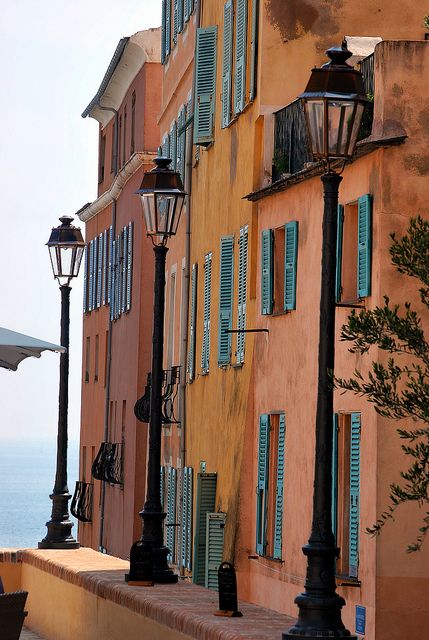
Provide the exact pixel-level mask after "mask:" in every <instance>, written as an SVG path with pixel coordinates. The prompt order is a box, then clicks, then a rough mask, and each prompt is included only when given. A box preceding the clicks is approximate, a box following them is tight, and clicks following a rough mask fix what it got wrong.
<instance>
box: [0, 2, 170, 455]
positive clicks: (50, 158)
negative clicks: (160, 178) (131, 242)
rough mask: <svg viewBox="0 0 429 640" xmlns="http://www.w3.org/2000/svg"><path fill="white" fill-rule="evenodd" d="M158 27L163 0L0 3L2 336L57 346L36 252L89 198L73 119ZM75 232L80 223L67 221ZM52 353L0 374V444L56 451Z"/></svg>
mask: <svg viewBox="0 0 429 640" xmlns="http://www.w3.org/2000/svg"><path fill="white" fill-rule="evenodd" d="M160 24H161V0H120V2H118V0H89V1H88V0H73V2H66V1H65V0H17V1H16V2H9V3H3V4H2V19H1V21H0V78H1V83H2V91H1V94H2V105H1V107H0V110H1V114H2V121H3V127H2V136H1V141H0V184H1V191H2V198H1V207H0V219H1V223H2V224H1V227H2V238H1V244H0V326H3V327H7V328H9V329H12V330H14V331H18V332H21V333H28V334H29V335H32V336H34V337H37V338H41V339H43V340H47V341H49V342H54V343H59V341H60V291H59V289H58V284H57V282H56V281H55V280H54V278H53V274H52V269H51V265H50V261H49V256H48V250H47V247H46V246H45V244H46V242H47V241H48V238H49V235H50V232H51V228H52V227H54V226H57V225H58V224H60V223H59V220H58V218H59V217H60V216H62V215H73V214H74V213H75V212H76V211H77V210H78V209H79V208H80V207H81V206H82V205H84V204H85V203H87V202H90V201H92V200H94V199H95V198H96V189H97V152H98V149H97V145H98V123H97V122H96V121H95V120H93V119H90V118H86V119H82V118H81V115H80V114H81V113H82V111H83V110H84V108H85V107H86V106H87V105H88V103H89V102H90V100H91V99H92V98H93V96H94V95H95V93H96V91H97V89H98V87H99V85H100V82H101V80H102V78H103V76H104V73H105V71H106V69H107V67H108V64H109V62H110V60H111V58H112V56H113V53H114V51H115V48H116V45H117V44H118V41H119V40H120V38H122V37H123V36H129V35H132V34H133V33H135V32H136V31H140V30H142V29H146V28H149V27H157V26H159V25H160ZM75 224H77V225H78V226H80V227H82V231H84V224H83V223H81V222H80V221H79V219H78V218H76V219H75ZM82 291H83V282H82V273H81V274H80V276H79V278H78V279H77V281H76V282H75V281H74V282H72V291H71V325H70V385H69V439H70V443H71V446H75V444H76V442H77V441H78V438H79V422H80V380H81V351H82ZM58 376H59V355H58V354H53V353H49V352H44V353H43V354H42V357H41V358H40V359H36V358H27V359H26V360H24V361H23V362H22V363H21V364H20V366H19V368H18V370H17V371H16V372H9V371H6V370H5V369H1V368H0V446H3V445H4V444H7V443H8V442H10V441H12V440H20V441H22V442H35V443H36V442H37V443H39V445H41V446H44V445H45V443H46V445H48V444H49V443H55V441H56V433H57V423H58V379H59V378H58Z"/></svg>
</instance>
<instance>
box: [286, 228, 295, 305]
mask: <svg viewBox="0 0 429 640" xmlns="http://www.w3.org/2000/svg"><path fill="white" fill-rule="evenodd" d="M297 258H298V222H296V220H294V221H293V222H288V223H287V224H286V225H285V283H284V310H285V311H292V310H293V309H296V268H297Z"/></svg>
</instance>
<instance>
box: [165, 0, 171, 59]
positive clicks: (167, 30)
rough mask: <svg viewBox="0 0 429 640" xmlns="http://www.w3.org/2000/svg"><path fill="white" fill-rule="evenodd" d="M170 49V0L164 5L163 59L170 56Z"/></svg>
mask: <svg viewBox="0 0 429 640" xmlns="http://www.w3.org/2000/svg"><path fill="white" fill-rule="evenodd" d="M170 49H171V0H167V1H166V4H165V57H167V56H168V55H170Z"/></svg>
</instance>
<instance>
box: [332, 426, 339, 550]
mask: <svg viewBox="0 0 429 640" xmlns="http://www.w3.org/2000/svg"><path fill="white" fill-rule="evenodd" d="M337 512H338V414H337V413H334V424H333V430H332V498H331V519H332V532H333V534H334V541H335V542H336V541H337Z"/></svg>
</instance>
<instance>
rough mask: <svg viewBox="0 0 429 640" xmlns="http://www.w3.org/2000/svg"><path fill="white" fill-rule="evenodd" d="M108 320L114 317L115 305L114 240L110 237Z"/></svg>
mask: <svg viewBox="0 0 429 640" xmlns="http://www.w3.org/2000/svg"><path fill="white" fill-rule="evenodd" d="M109 262H110V274H111V275H110V320H114V319H115V306H116V240H114V239H113V237H112V244H111V251H110V260H109Z"/></svg>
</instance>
